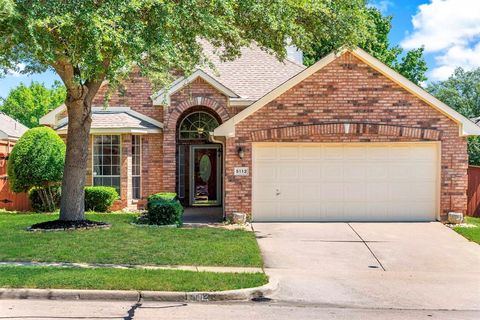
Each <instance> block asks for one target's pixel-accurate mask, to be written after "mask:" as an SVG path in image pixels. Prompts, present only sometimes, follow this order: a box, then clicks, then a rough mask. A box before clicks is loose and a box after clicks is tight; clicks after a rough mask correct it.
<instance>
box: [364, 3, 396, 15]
mask: <svg viewBox="0 0 480 320" xmlns="http://www.w3.org/2000/svg"><path fill="white" fill-rule="evenodd" d="M369 5H370V6H372V7H375V8H377V9H378V10H380V12H381V13H383V14H386V13H387V11H388V9H389V8H390V7H391V6H393V2H392V1H390V0H371V1H370V3H369Z"/></svg>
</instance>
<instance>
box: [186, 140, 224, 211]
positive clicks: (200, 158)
mask: <svg viewBox="0 0 480 320" xmlns="http://www.w3.org/2000/svg"><path fill="white" fill-rule="evenodd" d="M221 159H222V157H221V154H220V146H219V145H202V146H190V205H192V206H216V205H220V204H221V200H222V199H221V198H222V197H221V192H220V190H221V179H220V178H221Z"/></svg>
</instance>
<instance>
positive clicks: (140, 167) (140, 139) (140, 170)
mask: <svg viewBox="0 0 480 320" xmlns="http://www.w3.org/2000/svg"><path fill="white" fill-rule="evenodd" d="M133 137H136V139H139V140H138V142H139V144H138V150H139V155H138V156H139V164H138V166H139V174H138V175H134V174H133V156H134V155H133V152H132V176H131V177H130V178H131V179H132V181H131V183H132V185H131V188H132V190H131V192H132V201H133V202H135V201H138V200H141V199H142V192H143V188H142V164H143V160H142V156H143V152H142V145H143V143H142V136H141V135H138V134H133V135H132V147H133ZM132 151H133V148H132ZM134 177H139V178H140V181H139V190H140V197H139V198H135V197H134V195H133V178H134Z"/></svg>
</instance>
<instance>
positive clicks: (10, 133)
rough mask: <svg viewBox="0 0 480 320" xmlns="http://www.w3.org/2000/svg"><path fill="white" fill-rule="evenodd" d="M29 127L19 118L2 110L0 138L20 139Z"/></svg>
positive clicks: (0, 114) (0, 113) (0, 115)
mask: <svg viewBox="0 0 480 320" xmlns="http://www.w3.org/2000/svg"><path fill="white" fill-rule="evenodd" d="M27 130H28V128H27V127H26V126H24V125H23V124H21V123H20V122H18V121H17V120H15V119H13V118H11V117H9V116H7V115H6V114H4V113H2V112H0V138H2V139H14V140H16V139H18V138H20V137H21V136H22V135H23V134H24V133H25V132H26V131H27Z"/></svg>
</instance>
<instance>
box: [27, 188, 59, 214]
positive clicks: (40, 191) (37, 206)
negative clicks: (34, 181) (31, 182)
mask: <svg viewBox="0 0 480 320" xmlns="http://www.w3.org/2000/svg"><path fill="white" fill-rule="evenodd" d="M49 189H50V190H49ZM45 193H46V194H48V195H49V197H51V198H52V199H53V201H52V202H53V207H54V209H53V210H55V209H58V208H59V206H60V187H59V186H52V187H47V188H43V187H42V188H40V187H35V188H32V189H31V190H30V191H29V192H28V198H29V199H30V204H31V205H32V209H33V210H34V211H35V212H51V211H53V210H52V205H51V204H50V205H46V204H45V199H44V198H45V197H44V195H45ZM42 198H43V199H42Z"/></svg>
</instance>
